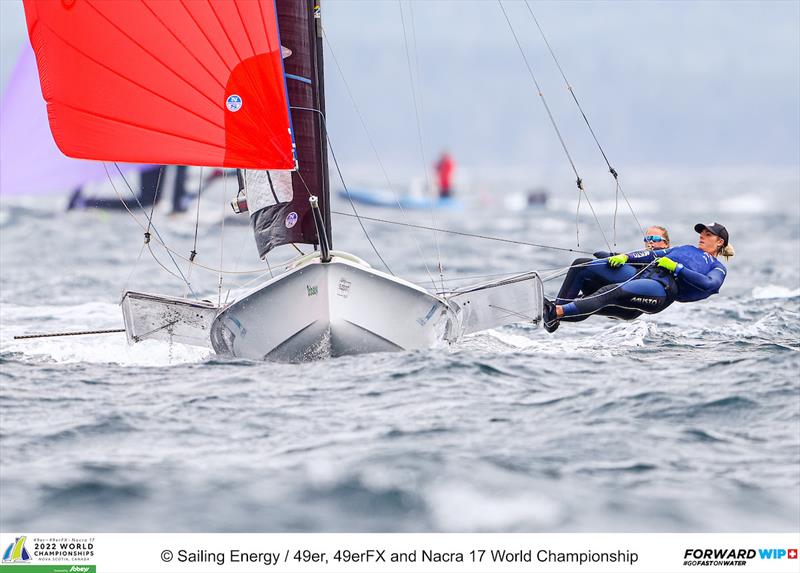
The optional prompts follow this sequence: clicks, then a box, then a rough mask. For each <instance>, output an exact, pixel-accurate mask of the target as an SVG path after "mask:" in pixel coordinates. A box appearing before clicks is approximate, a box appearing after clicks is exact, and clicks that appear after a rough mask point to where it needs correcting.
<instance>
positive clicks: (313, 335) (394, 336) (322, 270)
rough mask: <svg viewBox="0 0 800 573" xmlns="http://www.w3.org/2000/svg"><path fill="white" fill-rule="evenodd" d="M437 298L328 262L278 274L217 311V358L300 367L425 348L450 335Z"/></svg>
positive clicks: (445, 307) (445, 308) (446, 311)
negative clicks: (332, 359)
mask: <svg viewBox="0 0 800 573" xmlns="http://www.w3.org/2000/svg"><path fill="white" fill-rule="evenodd" d="M456 323H457V315H456V313H455V311H454V308H453V307H451V306H450V305H449V304H448V303H447V302H446V301H445V300H444V299H442V298H439V297H437V296H435V295H432V294H430V293H429V292H427V291H425V290H424V289H422V288H420V287H418V286H416V285H413V284H412V283H408V282H406V281H403V280H401V279H397V278H396V277H392V276H390V275H387V274H385V273H381V272H379V271H376V270H374V269H372V268H369V267H368V266H365V265H361V264H358V263H356V262H353V261H350V260H347V259H344V258H341V257H334V258H333V260H332V261H331V262H328V263H322V262H320V261H319V259H315V260H313V261H311V262H309V263H307V264H305V265H303V266H301V267H299V268H296V269H292V270H290V271H288V272H286V273H285V274H283V275H281V276H278V277H276V278H274V279H272V280H270V281H269V282H267V283H266V284H264V285H262V286H261V287H259V288H258V289H256V290H255V291H253V292H250V293H249V294H247V295H246V296H244V297H242V298H241V299H239V300H238V301H236V302H234V303H233V304H232V305H230V306H229V307H227V308H226V309H224V310H223V311H222V312H220V313H219V315H218V316H217V318H216V319H215V320H214V323H213V324H212V327H211V342H212V345H213V347H214V350H215V351H216V352H217V353H220V354H228V355H233V356H236V357H242V358H249V359H254V360H261V359H268V360H275V361H281V362H302V361H308V360H318V359H324V358H329V357H337V356H344V355H349V354H363V353H368V352H384V351H397V350H412V349H422V348H430V347H433V346H436V345H438V344H442V343H444V342H445V341H446V340H448V338H449V337H450V336H452V335H453V333H455V332H457V330H458V329H457V325H456Z"/></svg>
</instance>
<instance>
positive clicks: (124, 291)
mask: <svg viewBox="0 0 800 573" xmlns="http://www.w3.org/2000/svg"><path fill="white" fill-rule="evenodd" d="M145 244H146V243H142V246H141V248H140V249H139V256H138V257H136V262H135V263H134V264H133V268H132V269H131V272H130V273H129V274H128V278H127V279H125V283H124V284H123V285H122V295H124V294H125V293H126V292H127V290H128V285H129V284H130V283H131V278H133V273H135V272H136V269H137V268H139V263H140V262H141V261H142V254H143V253H144V247H145ZM120 298H122V297H121V296H120Z"/></svg>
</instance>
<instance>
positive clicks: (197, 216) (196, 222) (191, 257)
mask: <svg viewBox="0 0 800 573" xmlns="http://www.w3.org/2000/svg"><path fill="white" fill-rule="evenodd" d="M202 191H203V168H202V167H200V182H199V183H198V184H197V212H196V214H195V217H194V242H193V243H192V250H191V252H190V253H189V270H188V271H187V273H186V275H187V277H186V278H187V282H186V286H187V287H188V289H189V290H191V289H192V285H191V284H189V282H188V281H189V280H191V278H192V267H193V264H194V258H195V257H196V256H197V229H198V228H199V227H200V194H201V193H202ZM186 294H187V296H188V294H189V293H188V292H187V293H186Z"/></svg>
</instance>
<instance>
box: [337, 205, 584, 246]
mask: <svg viewBox="0 0 800 573" xmlns="http://www.w3.org/2000/svg"><path fill="white" fill-rule="evenodd" d="M331 213H333V214H334V215H342V216H344V217H356V216H357V215H353V214H351V213H345V212H343V211H331ZM360 218H361V219H365V220H367V221H375V222H377V223H386V224H389V225H399V226H401V227H411V228H414V229H424V230H426V231H436V232H437V233H447V234H450V235H460V236H462V237H472V238H474V239H485V240H487V241H498V242H501V243H513V244H515V245H525V246H527V247H539V248H542V249H553V250H556V251H566V252H569V253H580V254H584V255H591V254H592V253H590V252H589V251H582V250H580V249H568V248H566V247H554V246H551V245H541V244H538V243H529V242H527V241H517V240H514V239H503V238H500V237H490V236H488V235H478V234H476V233H466V232H464V231H453V230H451V229H442V228H439V227H427V226H425V225H412V224H411V223H403V222H400V221H390V220H388V219H379V218H377V217H366V216H364V215H361V216H360Z"/></svg>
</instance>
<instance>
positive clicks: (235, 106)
mask: <svg viewBox="0 0 800 573" xmlns="http://www.w3.org/2000/svg"><path fill="white" fill-rule="evenodd" d="M225 107H227V108H228V111H239V110H240V109H242V98H241V97H239V96H238V95H236V94H231V95H229V96H228V99H227V100H225Z"/></svg>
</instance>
